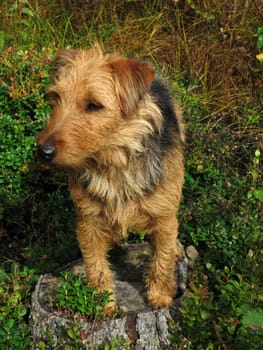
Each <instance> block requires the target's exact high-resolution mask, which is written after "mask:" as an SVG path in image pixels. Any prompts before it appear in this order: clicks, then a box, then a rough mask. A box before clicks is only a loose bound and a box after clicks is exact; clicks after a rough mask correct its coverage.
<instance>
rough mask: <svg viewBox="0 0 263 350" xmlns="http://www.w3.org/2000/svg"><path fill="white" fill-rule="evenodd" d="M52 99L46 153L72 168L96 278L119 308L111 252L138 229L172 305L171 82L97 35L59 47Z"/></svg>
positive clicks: (176, 109)
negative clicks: (107, 48)
mask: <svg viewBox="0 0 263 350" xmlns="http://www.w3.org/2000/svg"><path fill="white" fill-rule="evenodd" d="M47 99H48V102H49V103H50V105H51V106H52V113H51V117H50V118H49V120H48V123H47V126H46V128H45V129H44V130H43V131H41V132H40V133H39V135H38V137H37V145H38V153H39V155H40V157H41V158H42V159H43V160H44V161H46V162H48V163H49V164H52V165H53V166H55V167H57V168H59V169H63V170H65V171H66V172H67V174H68V177H69V190H70V194H71V197H72V199H73V202H74V204H75V207H76V209H77V215H78V223H77V238H78V241H79V246H80V249H81V252H82V256H83V260H84V264H85V269H86V279H87V283H88V285H89V286H91V287H95V288H96V290H97V291H98V292H99V293H101V292H103V291H104V290H106V291H109V292H110V293H112V300H111V302H110V303H109V305H108V313H109V314H110V313H112V312H114V310H115V307H116V298H115V296H114V286H113V282H112V273H111V270H110V268H109V265H108V262H107V254H108V252H109V250H110V248H111V247H112V245H113V244H116V243H119V242H120V240H121V239H122V238H123V237H124V238H125V237H127V232H128V231H129V229H131V228H134V229H137V230H139V232H142V233H147V234H148V235H150V242H151V249H152V256H151V262H150V266H149V273H148V277H147V297H148V301H149V303H150V304H151V305H152V306H153V307H155V308H161V307H169V306H171V304H172V302H173V297H174V291H175V287H176V281H175V276H174V271H175V267H176V262H177V260H178V258H179V252H178V248H177V243H176V242H177V236H178V220H177V211H178V207H179V203H180V199H181V192H182V186H183V179H184V155H183V153H184V126H183V121H182V113H181V109H180V106H179V104H178V103H177V102H176V101H174V99H173V97H172V93H171V91H170V89H169V88H168V86H167V83H166V82H165V81H164V79H163V78H161V77H160V76H158V75H157V74H155V72H154V69H153V67H152V66H151V65H150V64H149V63H146V62H143V61H136V60H133V59H130V58H125V57H122V56H121V55H119V54H117V53H113V54H108V53H103V51H102V49H101V48H100V46H99V44H98V43H96V44H94V45H93V46H92V47H91V48H89V49H76V50H73V49H65V50H61V51H59V52H58V53H57V55H56V57H55V59H54V64H53V72H52V85H51V86H50V88H49V90H48V92H47Z"/></svg>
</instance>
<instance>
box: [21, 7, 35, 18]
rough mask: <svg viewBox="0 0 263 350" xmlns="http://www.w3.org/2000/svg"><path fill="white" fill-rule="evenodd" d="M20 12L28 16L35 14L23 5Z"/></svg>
mask: <svg viewBox="0 0 263 350" xmlns="http://www.w3.org/2000/svg"><path fill="white" fill-rule="evenodd" d="M22 13H24V14H25V15H28V16H30V17H34V16H35V14H34V12H33V11H32V10H31V9H30V8H28V7H23V8H22Z"/></svg>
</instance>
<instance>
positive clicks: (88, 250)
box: [77, 218, 116, 314]
mask: <svg viewBox="0 0 263 350" xmlns="http://www.w3.org/2000/svg"><path fill="white" fill-rule="evenodd" d="M77 237H78V241H79V246H80V249H81V253H82V257H83V261H84V265H85V269H86V279H87V284H88V286H89V287H95V288H96V290H97V292H98V293H102V292H103V291H108V292H110V293H111V295H110V302H109V303H108V304H107V306H106V307H105V309H106V312H107V314H111V313H113V312H114V311H115V307H116V304H115V296H114V292H113V282H112V273H111V271H110V269H109V265H108V261H107V254H108V251H109V248H110V236H109V234H108V233H107V232H105V231H104V228H102V227H100V226H99V225H96V223H95V220H89V219H88V218H81V219H79V221H78V225H77Z"/></svg>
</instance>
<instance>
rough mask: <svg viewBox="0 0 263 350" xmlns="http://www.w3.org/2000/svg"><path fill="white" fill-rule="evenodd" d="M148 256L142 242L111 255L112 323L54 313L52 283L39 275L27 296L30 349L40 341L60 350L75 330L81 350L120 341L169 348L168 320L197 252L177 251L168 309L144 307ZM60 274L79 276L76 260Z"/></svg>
mask: <svg viewBox="0 0 263 350" xmlns="http://www.w3.org/2000/svg"><path fill="white" fill-rule="evenodd" d="M149 255H150V249H149V245H148V244H147V243H144V244H130V245H127V246H126V247H124V248H123V249H122V251H118V252H117V253H116V252H115V254H113V255H112V263H113V265H114V281H115V287H116V296H117V303H118V306H119V307H120V308H121V310H122V313H121V316H120V317H118V318H115V319H110V318H106V319H104V320H101V321H98V320H92V321H88V320H86V319H85V318H83V317H82V318H81V317H78V316H76V315H73V316H71V317H70V318H69V316H67V315H63V314H61V313H58V312H56V311H54V308H53V307H51V304H52V303H53V301H54V295H55V290H56V286H57V283H58V279H57V277H56V276H53V275H51V274H46V275H42V276H41V277H40V278H39V280H38V283H37V285H36V288H35V291H34V293H33V295H32V305H31V316H30V317H31V322H30V324H31V331H32V336H33V340H34V344H35V349H40V348H41V347H40V344H41V342H44V343H45V344H46V345H45V346H46V347H45V349H49V348H50V349H53V348H54V347H57V346H61V347H62V348H64V347H65V346H66V345H67V344H70V343H72V341H74V339H73V338H74V337H69V332H68V330H69V329H74V330H75V332H76V336H77V338H78V342H79V344H80V348H83V349H101V348H102V349H103V346H104V345H105V344H108V343H109V342H110V341H111V340H112V339H119V341H120V340H121V339H123V340H125V341H126V344H127V343H128V344H129V345H130V348H131V349H136V350H144V349H145V350H160V349H170V321H171V319H172V318H174V317H176V316H177V315H178V305H179V304H180V301H181V299H182V298H183V296H184V294H185V291H186V280H187V274H188V270H189V267H190V268H191V267H192V265H193V262H194V260H195V259H196V257H197V252H196V251H195V249H194V248H193V247H188V248H187V249H186V251H184V249H183V248H182V247H181V259H180V261H179V262H178V265H177V270H176V275H177V281H178V282H177V284H178V287H177V291H176V295H177V296H176V297H175V299H174V304H173V306H172V307H171V308H170V309H169V310H168V309H157V310H154V309H152V308H151V307H150V306H149V305H148V304H147V300H146V289H145V283H144V282H143V280H144V278H143V275H144V273H145V272H146V271H147V265H148V261H149ZM64 270H67V271H72V272H73V273H74V274H81V275H83V276H84V267H83V265H82V262H81V261H77V262H74V263H72V264H71V265H70V266H67V267H66V268H65V269H64ZM51 301H52V302H51ZM74 327H75V328H74ZM120 349H121V347H120ZM123 349H126V348H125V347H123Z"/></svg>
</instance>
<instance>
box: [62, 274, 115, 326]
mask: <svg viewBox="0 0 263 350" xmlns="http://www.w3.org/2000/svg"><path fill="white" fill-rule="evenodd" d="M59 282H60V283H59V284H58V286H57V294H56V299H57V301H56V305H57V306H58V307H59V308H61V309H63V310H64V311H67V312H73V313H77V314H79V315H82V316H86V317H88V318H92V319H102V318H103V317H105V316H106V313H105V311H104V306H105V305H106V304H107V303H108V302H109V301H110V293H108V292H106V291H105V292H104V293H102V294H98V293H96V290H95V288H90V287H88V286H87V284H86V283H85V281H84V280H83V278H82V277H81V276H75V275H74V274H73V273H70V272H67V273H63V274H62V275H61V277H60V278H59Z"/></svg>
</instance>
